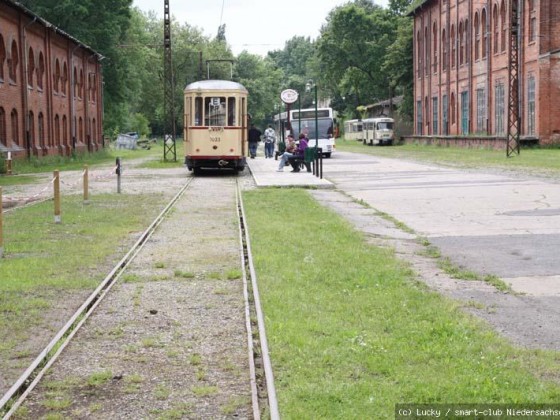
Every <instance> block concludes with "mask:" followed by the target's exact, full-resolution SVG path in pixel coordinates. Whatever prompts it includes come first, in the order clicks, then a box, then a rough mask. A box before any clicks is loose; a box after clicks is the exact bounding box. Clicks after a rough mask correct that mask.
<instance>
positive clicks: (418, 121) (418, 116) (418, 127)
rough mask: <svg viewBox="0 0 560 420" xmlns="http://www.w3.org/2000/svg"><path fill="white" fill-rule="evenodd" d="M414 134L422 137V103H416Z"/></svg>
mask: <svg viewBox="0 0 560 420" xmlns="http://www.w3.org/2000/svg"><path fill="white" fill-rule="evenodd" d="M416 134H418V135H420V136H421V135H422V101H416Z"/></svg>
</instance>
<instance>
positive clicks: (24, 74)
mask: <svg viewBox="0 0 560 420" xmlns="http://www.w3.org/2000/svg"><path fill="white" fill-rule="evenodd" d="M36 20H37V16H34V17H33V19H32V20H31V22H29V23H28V24H26V25H24V26H23V30H22V31H21V37H22V39H21V42H20V44H21V46H22V50H23V54H22V55H23V66H22V77H21V86H22V87H23V120H24V127H25V148H26V149H27V159H31V147H32V145H31V142H30V140H31V139H30V135H31V133H30V132H29V89H28V87H27V72H28V69H27V66H28V64H29V63H28V57H27V36H26V35H25V33H26V31H27V28H28V27H29V26H31V25H32V24H33V23H35V21H36Z"/></svg>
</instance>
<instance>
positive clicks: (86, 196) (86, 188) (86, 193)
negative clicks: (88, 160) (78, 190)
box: [84, 165, 89, 204]
mask: <svg viewBox="0 0 560 420" xmlns="http://www.w3.org/2000/svg"><path fill="white" fill-rule="evenodd" d="M84 204H89V170H88V166H87V165H84Z"/></svg>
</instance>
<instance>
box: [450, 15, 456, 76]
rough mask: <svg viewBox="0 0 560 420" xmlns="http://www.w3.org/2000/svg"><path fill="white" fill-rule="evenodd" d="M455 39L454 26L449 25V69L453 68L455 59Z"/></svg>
mask: <svg viewBox="0 0 560 420" xmlns="http://www.w3.org/2000/svg"><path fill="white" fill-rule="evenodd" d="M456 45H457V44H456V39H455V25H451V68H454V67H455V60H456V59H457V47H456Z"/></svg>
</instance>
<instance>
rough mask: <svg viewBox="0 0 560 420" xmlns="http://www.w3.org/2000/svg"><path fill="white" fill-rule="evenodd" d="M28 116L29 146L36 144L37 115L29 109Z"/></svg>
mask: <svg viewBox="0 0 560 420" xmlns="http://www.w3.org/2000/svg"><path fill="white" fill-rule="evenodd" d="M27 118H28V121H29V146H31V147H33V145H34V144H35V116H34V115H33V111H29V114H28V115H27Z"/></svg>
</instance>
